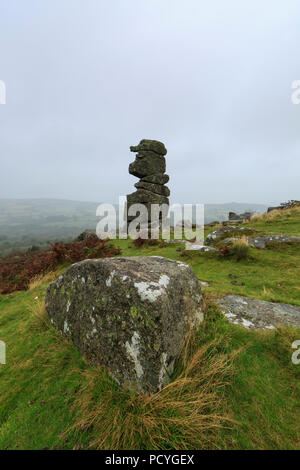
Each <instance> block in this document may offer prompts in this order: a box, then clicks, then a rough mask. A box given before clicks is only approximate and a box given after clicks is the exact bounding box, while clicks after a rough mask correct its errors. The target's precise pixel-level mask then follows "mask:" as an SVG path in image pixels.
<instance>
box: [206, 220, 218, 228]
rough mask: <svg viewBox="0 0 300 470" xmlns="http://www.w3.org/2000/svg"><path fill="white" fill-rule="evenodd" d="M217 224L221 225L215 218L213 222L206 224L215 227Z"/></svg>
mask: <svg viewBox="0 0 300 470" xmlns="http://www.w3.org/2000/svg"><path fill="white" fill-rule="evenodd" d="M215 225H220V222H219V221H218V220H214V221H213V222H209V223H208V224H205V227H214V226H215Z"/></svg>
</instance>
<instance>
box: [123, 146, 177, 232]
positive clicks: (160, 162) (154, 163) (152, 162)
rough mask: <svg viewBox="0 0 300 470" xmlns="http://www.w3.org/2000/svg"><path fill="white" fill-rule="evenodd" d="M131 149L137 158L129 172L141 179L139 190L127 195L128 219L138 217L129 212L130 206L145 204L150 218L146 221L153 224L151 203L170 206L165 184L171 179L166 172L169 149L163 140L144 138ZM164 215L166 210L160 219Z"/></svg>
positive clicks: (137, 187) (168, 192) (137, 184)
mask: <svg viewBox="0 0 300 470" xmlns="http://www.w3.org/2000/svg"><path fill="white" fill-rule="evenodd" d="M130 150H131V152H136V158H135V161H134V162H133V163H131V164H130V165H129V173H130V174H131V175H134V176H136V177H138V178H140V181H139V182H138V183H136V184H135V187H136V189H137V190H136V191H135V192H134V193H132V194H129V195H128V196H127V220H128V223H130V222H131V221H132V220H133V219H135V218H136V216H135V215H129V214H128V211H129V209H130V207H131V206H132V205H133V204H143V205H144V206H146V208H147V210H148V216H147V217H148V218H147V220H145V221H144V223H145V225H148V226H151V205H152V204H159V205H160V206H161V205H163V204H164V205H165V208H166V207H168V206H169V195H170V190H169V188H168V187H167V186H165V184H166V183H167V182H168V181H169V176H168V175H166V174H165V171H166V159H165V155H166V154H167V149H166V147H165V146H164V144H163V143H162V142H158V141H157V140H147V139H144V140H141V142H140V143H139V145H137V146H133V147H130ZM163 217H166V212H163V213H162V214H160V220H161V219H162V218H163Z"/></svg>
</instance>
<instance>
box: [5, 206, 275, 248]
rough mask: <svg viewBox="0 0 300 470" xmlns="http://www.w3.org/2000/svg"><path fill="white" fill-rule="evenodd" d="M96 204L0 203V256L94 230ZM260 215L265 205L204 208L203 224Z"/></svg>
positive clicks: (96, 218)
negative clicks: (232, 216) (247, 214)
mask: <svg viewBox="0 0 300 470" xmlns="http://www.w3.org/2000/svg"><path fill="white" fill-rule="evenodd" d="M98 204H99V202H98V203H97V202H82V201H69V200H60V199H0V254H2V255H3V254H6V253H8V252H10V251H12V250H13V249H21V250H26V249H28V248H30V247H32V246H34V247H35V248H36V247H38V248H41V247H44V246H45V245H46V244H47V242H54V241H59V240H71V239H73V238H74V237H76V236H77V235H79V234H80V233H81V232H83V231H84V230H85V229H95V228H96V225H97V222H98V221H99V218H98V217H96V209H97V206H98ZM248 210H250V211H253V212H255V213H262V212H265V211H266V210H267V206H266V205H264V204H251V203H249V204H244V203H236V202H232V203H228V204H206V205H205V222H206V223H209V222H212V221H213V220H219V221H223V220H227V219H228V213H229V212H230V211H233V212H237V213H241V212H245V211H248Z"/></svg>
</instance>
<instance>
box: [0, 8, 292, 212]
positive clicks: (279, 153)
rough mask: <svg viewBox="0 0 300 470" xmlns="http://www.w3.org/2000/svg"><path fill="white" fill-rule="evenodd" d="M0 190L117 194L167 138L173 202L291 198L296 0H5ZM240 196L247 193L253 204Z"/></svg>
mask: <svg viewBox="0 0 300 470" xmlns="http://www.w3.org/2000/svg"><path fill="white" fill-rule="evenodd" d="M1 10H2V11H1V18H0V41H1V43H2V44H3V45H5V46H4V47H3V48H2V51H1V66H0V80H2V81H3V82H4V83H5V86H6V104H5V105H0V155H1V174H0V198H2V199H36V198H42V199H65V200H71V201H76V200H78V201H89V202H90V201H96V202H98V201H99V202H102V201H105V202H113V203H116V202H117V201H118V197H119V195H126V194H129V193H130V192H132V188H133V185H134V184H135V183H136V182H137V179H136V178H134V177H133V176H130V175H129V174H128V166H129V164H130V163H131V162H132V161H133V160H134V154H133V153H131V152H130V150H129V147H130V145H137V144H138V142H139V141H140V140H141V139H143V138H150V139H156V140H160V141H162V142H164V144H165V145H166V147H167V149H168V154H167V155H166V159H167V173H168V174H169V175H170V182H169V183H168V186H169V187H170V190H171V203H174V202H180V203H209V204H221V203H224V202H223V201H237V202H239V203H249V201H250V203H252V204H255V203H257V204H266V205H278V204H279V203H280V202H284V201H287V200H290V199H300V196H299V181H298V180H299V173H300V159H299V153H300V144H299V123H300V105H298V106H296V105H293V104H292V102H291V94H292V88H291V87H292V83H293V82H294V81H295V80H297V79H299V63H298V62H299V58H298V50H297V49H298V47H297V46H298V43H299V39H300V33H299V31H300V15H299V13H300V5H299V4H298V2H296V1H292V0H290V1H287V2H285V3H284V5H283V4H282V3H274V2H271V1H269V0H268V1H266V2H264V4H261V2H258V1H257V0H255V1H253V2H251V4H248V3H247V4H241V3H240V2H238V1H234V0H230V1H229V2H226V4H225V3H224V2H223V3H222V2H221V1H212V2H210V4H209V5H208V4H204V3H202V2H198V1H196V0H189V1H187V2H185V3H184V4H183V3H182V2H179V1H177V0H175V1H174V2H172V5H171V6H170V4H163V3H162V2H159V1H158V0H153V1H151V2H146V3H141V2H138V1H137V0H133V1H132V2H130V4H128V3H125V2H122V1H120V0H117V1H116V2H114V3H113V4H107V3H104V2H98V1H96V0H89V1H88V2H85V3H84V4H83V3H82V2H80V1H79V0H72V1H71V0H65V1H64V2H58V0H54V1H52V2H42V4H41V2H38V1H36V0H28V1H26V2H24V3H21V2H18V1H17V0H12V1H10V2H3V4H2V6H1ZM250 203H249V204H250Z"/></svg>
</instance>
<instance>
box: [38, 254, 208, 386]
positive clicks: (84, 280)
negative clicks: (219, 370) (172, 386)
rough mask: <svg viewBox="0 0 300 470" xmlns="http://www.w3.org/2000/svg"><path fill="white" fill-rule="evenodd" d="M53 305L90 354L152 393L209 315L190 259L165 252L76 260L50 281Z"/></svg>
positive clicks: (54, 315) (58, 319)
mask: <svg viewBox="0 0 300 470" xmlns="http://www.w3.org/2000/svg"><path fill="white" fill-rule="evenodd" d="M46 309H47V312H48V314H49V316H50V319H51V322H52V323H53V324H54V325H55V326H56V327H57V328H58V329H59V330H60V331H61V332H62V334H63V335H65V336H67V337H69V338H71V340H72V341H73V343H74V344H75V345H76V346H77V347H78V349H79V351H80V353H81V354H83V355H84V356H85V357H86V358H87V359H88V360H90V361H92V362H96V363H100V364H102V365H105V366H107V367H108V369H109V370H110V372H111V374H112V375H113V377H114V378H115V379H116V380H117V381H118V383H119V384H120V385H122V386H123V387H125V388H128V389H131V390H134V391H138V392H145V393H153V392H156V391H157V390H159V389H161V387H163V386H164V385H165V384H167V383H168V381H169V377H170V374H171V373H172V371H173V367H174V363H175V360H176V358H177V357H178V355H179V354H180V351H181V349H182V347H183V345H184V342H185V339H186V337H187V335H188V333H189V331H190V329H191V327H194V326H196V325H197V324H199V323H200V322H201V321H202V319H203V312H202V294H201V290H200V286H199V282H198V279H197V277H196V275H195V274H194V272H193V270H192V269H191V267H190V266H188V265H187V264H184V263H182V262H177V261H173V260H170V259H167V258H162V257H158V256H152V257H130V258H106V259H97V260H86V261H82V262H80V263H76V264H73V265H72V266H71V267H70V268H68V269H67V271H66V272H65V273H64V274H63V275H62V276H60V277H59V278H58V279H57V281H55V282H53V283H52V284H50V286H49V287H48V290H47V294H46Z"/></svg>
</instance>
